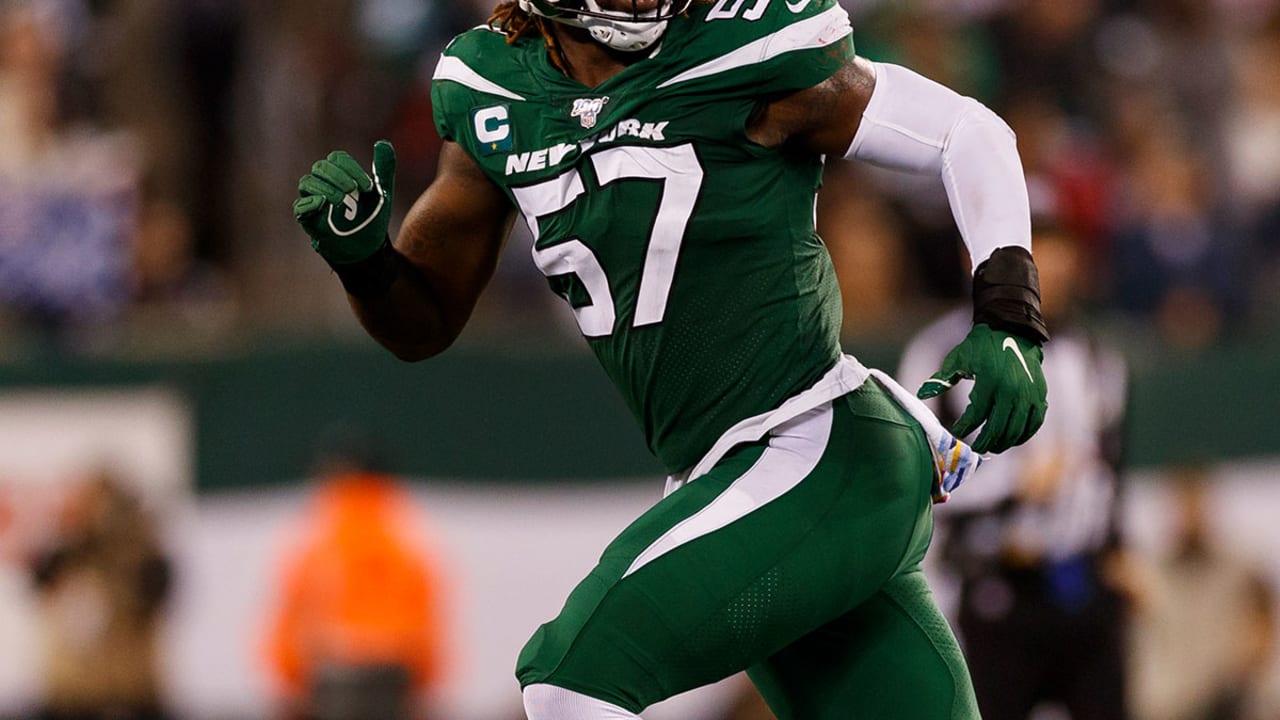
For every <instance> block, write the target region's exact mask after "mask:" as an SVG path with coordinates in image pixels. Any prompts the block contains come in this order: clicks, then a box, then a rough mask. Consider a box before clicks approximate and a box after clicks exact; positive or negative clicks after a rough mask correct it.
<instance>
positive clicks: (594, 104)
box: [569, 97, 609, 130]
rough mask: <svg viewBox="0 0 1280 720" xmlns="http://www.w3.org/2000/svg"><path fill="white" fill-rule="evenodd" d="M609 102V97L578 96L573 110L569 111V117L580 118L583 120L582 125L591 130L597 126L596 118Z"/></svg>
mask: <svg viewBox="0 0 1280 720" xmlns="http://www.w3.org/2000/svg"><path fill="white" fill-rule="evenodd" d="M607 102H609V98H607V97H602V98H578V99H577V100H574V101H573V111H572V112H570V113H569V117H576V118H578V119H579V120H581V121H582V127H584V128H586V129H588V130H590V129H591V128H593V127H595V126H596V120H597V119H598V118H599V117H600V113H601V111H603V110H604V104H605V103H607Z"/></svg>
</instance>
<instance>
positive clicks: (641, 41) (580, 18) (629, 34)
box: [520, 0, 693, 52]
mask: <svg viewBox="0 0 1280 720" xmlns="http://www.w3.org/2000/svg"><path fill="white" fill-rule="evenodd" d="M692 1H693V0H658V4H657V6H656V7H655V8H654V9H653V10H647V11H640V10H638V9H636V10H632V11H631V12H627V11H617V10H605V9H604V8H602V7H600V2H599V0H520V9H521V10H524V11H525V12H527V13H529V14H530V15H541V16H542V17H545V18H549V19H551V20H554V21H556V22H559V23H564V24H565V25H572V26H574V27H580V28H585V29H586V31H587V32H588V33H590V34H591V37H592V38H593V39H594V40H595V41H596V42H598V43H601V44H602V45H607V46H609V47H611V48H613V49H614V50H620V51H622V52H635V51H637V50H644V49H645V48H647V47H649V46H650V45H653V44H654V43H655V42H657V41H658V40H659V39H660V38H661V37H662V34H663V33H664V32H666V30H667V22H668V21H669V20H671V18H673V17H676V16H677V15H679V14H680V13H683V12H684V11H685V10H688V9H689V5H690V3H692ZM632 5H633V7H634V5H635V0H632Z"/></svg>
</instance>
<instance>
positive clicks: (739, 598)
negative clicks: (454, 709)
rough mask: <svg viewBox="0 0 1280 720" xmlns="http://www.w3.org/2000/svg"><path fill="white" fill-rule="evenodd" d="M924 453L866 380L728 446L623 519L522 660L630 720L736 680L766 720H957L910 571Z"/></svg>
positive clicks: (956, 686) (918, 535) (927, 609)
mask: <svg viewBox="0 0 1280 720" xmlns="http://www.w3.org/2000/svg"><path fill="white" fill-rule="evenodd" d="M932 467H933V464H932V459H931V456H930V453H929V449H928V443H927V441H926V439H925V437H924V433H923V432H922V430H921V429H920V426H919V424H918V423H916V422H915V421H914V420H913V419H911V418H910V417H909V416H908V415H907V414H906V413H905V412H904V411H903V410H902V409H901V408H900V407H899V406H898V405H897V404H895V403H894V402H893V400H892V399H890V397H889V396H888V394H887V392H886V391H885V390H884V389H883V388H881V387H880V386H879V385H877V384H876V383H875V382H874V381H868V382H867V383H866V384H864V385H863V386H862V387H861V388H859V389H858V390H857V391H855V392H853V393H851V394H849V395H846V396H844V397H841V398H838V399H837V400H835V401H833V402H831V403H828V404H827V405H824V406H822V407H819V408H817V409H815V410H813V411H810V412H809V413H806V414H804V415H802V416H800V417H799V418H796V419H795V420H792V421H791V422H789V423H787V424H785V425H783V426H781V427H779V428H777V429H775V430H774V431H772V433H771V434H770V435H769V436H768V437H767V438H765V439H764V440H762V441H760V442H758V443H754V444H749V445H743V446H739V447H738V448H736V449H735V450H734V451H732V452H731V453H730V454H729V455H727V456H726V457H725V458H724V459H723V460H722V461H721V462H720V463H719V464H717V465H716V466H715V468H713V469H712V470H711V471H710V472H709V473H707V474H705V475H703V476H701V477H698V478H696V479H695V480H694V481H693V482H691V483H689V484H688V485H686V486H684V487H682V488H681V489H679V490H677V491H676V492H674V493H672V494H671V495H670V496H668V497H667V498H665V499H664V500H663V501H662V502H660V503H658V504H657V505H655V506H654V507H653V508H652V509H650V510H649V511H648V512H646V513H645V514H644V515H642V516H641V517H640V518H638V519H637V520H636V521H635V522H633V523H632V524H631V525H630V526H629V527H627V528H626V529H625V530H624V531H623V532H622V534H621V535H619V536H618V538H617V539H615V540H614V541H613V542H612V543H611V544H610V545H609V547H608V548H606V549H605V551H604V554H603V555H602V557H601V558H600V562H599V564H598V565H597V566H596V567H595V568H594V569H593V570H592V571H591V573H590V574H589V575H587V577H586V578H585V579H584V580H583V581H582V582H581V583H580V584H579V585H578V587H577V588H575V589H574V591H573V592H572V593H571V594H570V595H569V598H568V600H567V601H566V603H565V606H564V609H563V610H562V611H561V613H560V615H559V616H558V617H557V618H556V619H554V620H552V621H551V622H549V623H547V624H545V625H543V626H542V627H540V628H539V629H538V630H537V631H536V632H535V633H534V635H533V637H532V638H531V639H530V640H529V642H528V644H527V645H526V646H525V648H524V650H523V652H521V654H520V659H519V663H518V667H517V670H516V675H517V678H518V679H519V681H520V684H521V686H522V687H523V686H527V685H531V684H534V683H545V684H549V685H555V686H558V687H562V688H565V689H568V690H572V691H575V692H578V693H582V694H584V695H588V696H590V697H593V698H597V699H600V700H604V701H606V702H609V703H612V704H615V705H617V706H619V707H622V708H626V709H627V710H629V711H632V712H636V713H639V712H640V711H641V710H643V709H644V708H645V707H648V706H649V705H651V704H653V703H655V702H658V701H660V700H663V699H666V698H668V697H671V696H672V695H675V694H678V693H681V692H684V691H686V690H690V689H692V688H695V687H699V686H702V685H706V684H709V683H712V682H715V681H717V680H720V679H722V678H725V677H727V676H729V675H731V674H733V673H736V672H739V671H741V670H748V671H749V675H750V677H751V678H752V680H753V681H754V682H755V683H756V685H757V687H759V689H760V691H761V692H762V694H763V695H764V697H765V699H766V700H767V701H768V702H769V705H770V707H772V708H773V710H774V712H775V713H776V714H777V716H778V717H779V718H780V720H827V719H830V720H858V719H860V718H867V719H868V720H895V719H899V718H900V719H901V720H935V719H937V720H944V719H948V718H950V719H954V720H973V719H974V718H978V711H977V704H976V702H975V700H974V696H973V690H972V686H971V683H970V680H969V675H968V671H967V669H966V668H965V665H964V659H963V657H962V656H961V654H960V649H959V647H958V646H957V644H956V641H955V638H954V636H953V635H952V633H951V630H950V628H949V627H948V626H947V623H946V621H945V620H944V619H943V617H942V615H941V614H940V613H939V612H938V610H937V607H936V606H935V604H934V602H933V599H932V596H931V594H930V592H929V587H928V585H927V583H926V582H925V580H924V576H923V574H922V573H921V572H920V562H921V560H922V559H923V557H924V554H925V550H926V549H927V548H928V545H929V539H930V536H931V534H932V528H933V525H932V517H933V516H932V509H931V508H932V506H931V501H930V493H929V491H930V485H931V482H932V473H933V470H932Z"/></svg>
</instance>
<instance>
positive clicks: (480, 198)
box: [348, 142, 515, 362]
mask: <svg viewBox="0 0 1280 720" xmlns="http://www.w3.org/2000/svg"><path fill="white" fill-rule="evenodd" d="M514 221H515V209H514V208H513V207H512V206H511V203H510V201H508V199H507V197H506V196H505V195H503V194H502V191H501V190H499V189H498V187H497V186H496V185H494V184H493V182H492V181H491V180H489V178H487V177H486V176H485V175H484V173H483V172H481V170H480V168H479V166H477V165H476V163H475V161H474V160H472V159H471V157H470V156H469V155H467V153H466V152H465V151H463V150H462V148H460V147H459V146H458V145H457V144H456V143H452V142H445V144H444V148H443V149H442V150H441V153H440V167H439V171H438V173H437V175H436V179H435V182H433V183H432V184H431V186H430V187H428V188H427V190H426V191H425V192H423V194H422V195H421V196H420V197H419V198H418V200H417V201H416V202H415V203H414V205H413V208H412V209H411V210H410V211H409V214H408V216H407V217H406V218H405V221H404V224H403V226H401V228H400V234H399V235H398V236H397V238H396V241H395V243H394V250H395V251H396V252H397V253H398V254H399V255H400V256H401V257H402V258H403V261H401V262H399V263H398V265H399V267H398V268H397V274H396V277H395V280H394V281H393V282H392V283H391V285H390V287H389V288H388V289H387V290H386V291H385V292H383V293H378V294H375V295H373V296H357V295H353V294H351V293H348V299H349V301H350V303H351V307H352V309H353V310H354V311H355V314H356V317H357V318H359V320H360V323H361V325H363V326H364V328H365V330H366V331H367V332H368V333H369V335H370V336H372V337H373V338H374V339H375V340H377V341H378V342H379V343H380V344H381V345H382V346H383V347H385V348H387V349H388V350H390V351H391V352H392V353H394V354H395V355H396V357H398V358H400V359H401V360H406V361H411V362H413V361H418V360H425V359H426V358H429V357H432V356H434V355H438V354H439V353H441V352H443V351H444V350H445V349H446V348H448V347H449V346H450V345H451V344H453V341H454V340H456V339H457V337H458V335H459V334H460V333H461V332H462V328H463V326H465V325H466V323H467V320H468V319H469V318H470V317H471V312H472V310H474V309H475V305H476V301H477V300H478V299H479V297H480V293H481V292H482V291H483V290H484V288H485V286H486V285H487V284H488V283H489V279H490V278H491V277H492V276H493V271H494V268H495V267H496V266H497V262H498V255H499V253H500V252H501V250H502V245H503V243H504V241H505V240H506V237H507V234H508V233H509V232H510V230H511V225H512V223H513V222H514Z"/></svg>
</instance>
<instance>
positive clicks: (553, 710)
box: [524, 684, 640, 720]
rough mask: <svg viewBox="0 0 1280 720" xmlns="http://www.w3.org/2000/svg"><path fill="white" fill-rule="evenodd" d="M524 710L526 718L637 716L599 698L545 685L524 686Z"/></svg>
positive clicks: (621, 719)
mask: <svg viewBox="0 0 1280 720" xmlns="http://www.w3.org/2000/svg"><path fill="white" fill-rule="evenodd" d="M524 712H525V714H526V715H527V716H528V717H529V720H638V719H639V717H640V716H639V715H636V714H635V713H633V712H630V711H628V710H625V709H623V708H620V707H618V706H617V705H613V704H611V703H607V702H605V701H603V700H597V699H595V698H593V697H589V696H587V695H583V694H582V693H578V692H574V691H572V690H566V689H564V688H561V687H556V686H555V685H546V684H536V685H529V686H528V687H526V688H525V689H524Z"/></svg>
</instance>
